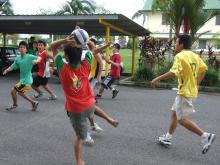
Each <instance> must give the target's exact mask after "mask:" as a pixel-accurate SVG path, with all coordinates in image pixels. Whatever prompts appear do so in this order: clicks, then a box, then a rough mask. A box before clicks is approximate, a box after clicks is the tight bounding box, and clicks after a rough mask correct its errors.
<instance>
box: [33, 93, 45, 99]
mask: <svg viewBox="0 0 220 165" xmlns="http://www.w3.org/2000/svg"><path fill="white" fill-rule="evenodd" d="M42 96H43V93H40V94H39V93H35V94H34V98H36V99H37V98H40V97H42Z"/></svg>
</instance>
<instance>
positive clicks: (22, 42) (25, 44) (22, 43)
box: [18, 41, 28, 50]
mask: <svg viewBox="0 0 220 165" xmlns="http://www.w3.org/2000/svg"><path fill="white" fill-rule="evenodd" d="M21 45H22V46H25V47H26V49H27V50H28V44H27V42H25V41H21V42H20V43H19V45H18V47H20V46H21Z"/></svg>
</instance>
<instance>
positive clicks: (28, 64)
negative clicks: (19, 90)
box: [10, 54, 39, 85]
mask: <svg viewBox="0 0 220 165" xmlns="http://www.w3.org/2000/svg"><path fill="white" fill-rule="evenodd" d="M38 58H39V57H38V56H34V55H31V54H25V55H24V56H21V55H19V56H17V57H16V58H15V61H14V63H13V64H12V65H11V66H10V67H11V68H12V69H13V70H16V69H20V83H21V84H25V85H31V84H32V83H33V78H32V73H31V70H32V67H33V65H35V63H33V62H32V61H33V60H37V59H38Z"/></svg>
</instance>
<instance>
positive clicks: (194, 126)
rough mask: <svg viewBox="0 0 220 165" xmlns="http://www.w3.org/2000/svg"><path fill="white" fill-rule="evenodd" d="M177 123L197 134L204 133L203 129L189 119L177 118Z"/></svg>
mask: <svg viewBox="0 0 220 165" xmlns="http://www.w3.org/2000/svg"><path fill="white" fill-rule="evenodd" d="M179 123H180V124H181V125H182V126H183V127H185V128H186V129H188V130H189V131H191V132H193V133H195V134H197V135H199V136H202V134H203V133H204V131H203V130H202V129H201V128H200V127H199V126H198V125H197V124H196V123H195V122H193V121H191V120H189V119H181V120H179Z"/></svg>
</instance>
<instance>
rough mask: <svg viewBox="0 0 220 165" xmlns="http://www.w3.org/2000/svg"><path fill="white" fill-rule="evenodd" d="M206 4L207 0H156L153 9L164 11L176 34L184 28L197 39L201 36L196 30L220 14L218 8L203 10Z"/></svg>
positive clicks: (184, 30)
mask: <svg viewBox="0 0 220 165" xmlns="http://www.w3.org/2000/svg"><path fill="white" fill-rule="evenodd" d="M204 5H205V0H154V1H153V6H152V9H153V10H158V9H159V10H161V11H162V12H163V14H164V15H165V16H166V17H167V18H168V20H169V21H170V24H172V25H173V28H174V31H175V34H176V36H178V35H179V33H180V29H181V28H183V32H184V33H186V34H191V36H192V38H193V40H194V41H195V40H196V39H197V37H199V36H196V32H197V31H198V30H199V29H200V28H201V27H202V26H203V25H204V24H205V23H206V22H207V21H209V20H210V19H211V18H213V17H214V16H216V15H218V14H220V12H219V11H216V10H214V11H213V10H203V7H204ZM204 33H205V32H204ZM200 35H201V34H200Z"/></svg>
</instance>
